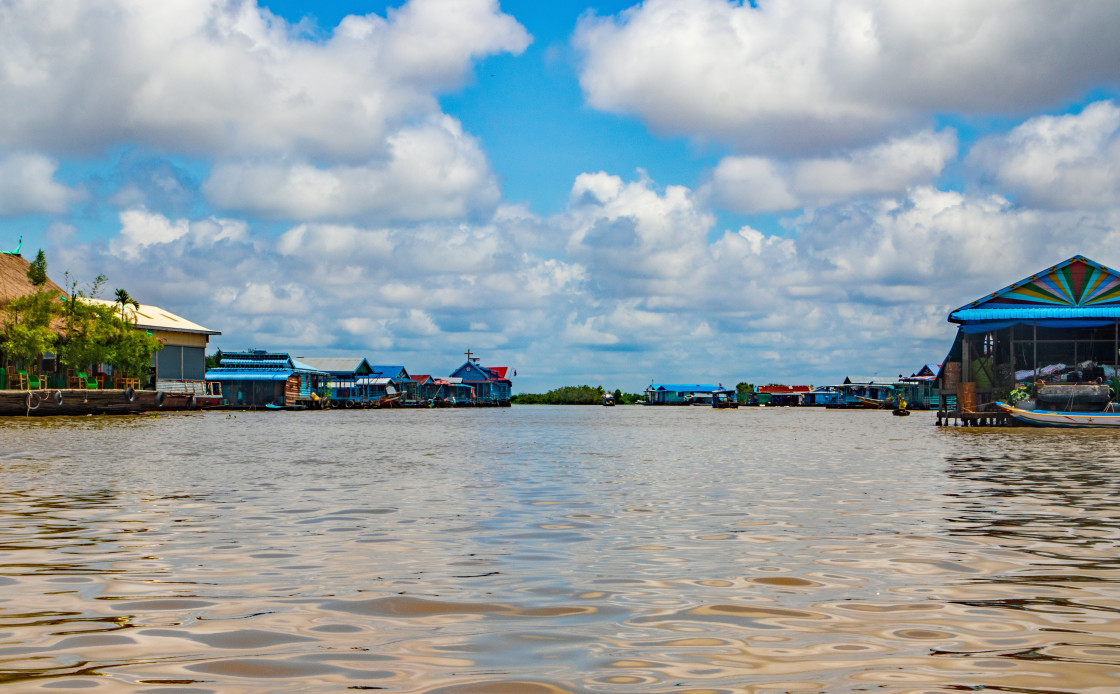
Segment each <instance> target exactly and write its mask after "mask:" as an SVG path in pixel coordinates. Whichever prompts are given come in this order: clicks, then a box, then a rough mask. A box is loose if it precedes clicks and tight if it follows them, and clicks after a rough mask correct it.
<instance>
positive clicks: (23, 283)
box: [0, 253, 66, 306]
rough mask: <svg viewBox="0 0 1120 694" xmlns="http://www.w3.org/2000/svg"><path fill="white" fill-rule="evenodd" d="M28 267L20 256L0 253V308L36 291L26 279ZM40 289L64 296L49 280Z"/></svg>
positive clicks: (28, 263) (59, 288)
mask: <svg viewBox="0 0 1120 694" xmlns="http://www.w3.org/2000/svg"><path fill="white" fill-rule="evenodd" d="M29 267H31V263H30V262H28V261H27V259H26V258H24V257H23V256H21V255H10V254H8V253H0V306H3V305H4V304H6V303H8V302H9V301H11V300H12V299H15V298H16V297H20V296H24V295H26V294H34V293H35V291H36V290H37V289H38V288H37V287H35V286H34V285H32V284H31V280H29V279H27V268H29ZM42 289H54V290H57V291H58V293H59V295H60V296H63V295H65V294H66V292H64V291H63V290H62V287H60V286H58V285H57V284H55V283H54V282H52V281H51V280H50V278H47V283H46V284H45V285H43V287H42Z"/></svg>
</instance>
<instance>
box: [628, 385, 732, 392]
mask: <svg viewBox="0 0 1120 694" xmlns="http://www.w3.org/2000/svg"><path fill="white" fill-rule="evenodd" d="M646 390H674V391H677V392H681V391H697V392H711V391H713V390H720V388H719V387H718V386H716V385H713V384H711V383H653V384H650V387H649V388H646Z"/></svg>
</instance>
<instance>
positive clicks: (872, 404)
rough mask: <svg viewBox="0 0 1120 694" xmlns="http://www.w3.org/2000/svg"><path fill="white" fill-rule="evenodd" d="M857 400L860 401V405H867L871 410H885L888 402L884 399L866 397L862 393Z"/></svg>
mask: <svg viewBox="0 0 1120 694" xmlns="http://www.w3.org/2000/svg"><path fill="white" fill-rule="evenodd" d="M856 400H858V401H859V405H860V407H866V408H867V409H869V410H884V409H886V408H887V403H886V401H884V400H876V399H875V398H865V397H863V396H862V395H857V396H856Z"/></svg>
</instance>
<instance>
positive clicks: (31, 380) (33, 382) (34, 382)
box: [27, 373, 43, 390]
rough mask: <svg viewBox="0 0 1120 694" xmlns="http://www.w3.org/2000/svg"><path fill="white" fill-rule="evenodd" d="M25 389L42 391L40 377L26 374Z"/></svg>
mask: <svg viewBox="0 0 1120 694" xmlns="http://www.w3.org/2000/svg"><path fill="white" fill-rule="evenodd" d="M27 389H28V390H42V389H43V379H42V377H40V376H39V374H33V373H29V374H27Z"/></svg>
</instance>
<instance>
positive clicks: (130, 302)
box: [113, 289, 140, 331]
mask: <svg viewBox="0 0 1120 694" xmlns="http://www.w3.org/2000/svg"><path fill="white" fill-rule="evenodd" d="M113 296H114V298H115V299H116V302H117V304H119V305H120V307H121V320H123V321H125V322H126V323H127V322H128V317H127V316H126V314H125V312H124V309H125V307H126V306H131V307H132V308H133V309H135V310H136V311H139V310H140V302H139V301H137V300H136V299H133V298H132V296H130V295H129V293H128V290H127V289H118V290H117V291H116V293H115V294H114V295H113ZM132 322H133V323H135V322H136V314H135V313H133V314H132ZM121 330H122V331H123V330H124V328H123V327H122V328H121Z"/></svg>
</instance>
